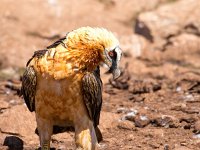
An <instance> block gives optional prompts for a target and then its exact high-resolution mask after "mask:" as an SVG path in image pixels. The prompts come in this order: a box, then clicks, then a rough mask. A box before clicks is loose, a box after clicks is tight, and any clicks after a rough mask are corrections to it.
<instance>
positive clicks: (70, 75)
mask: <svg viewBox="0 0 200 150" xmlns="http://www.w3.org/2000/svg"><path fill="white" fill-rule="evenodd" d="M120 58H121V49H120V48H119V42H118V40H117V38H116V37H115V36H114V35H113V34H112V33H111V32H110V31H108V30H106V29H104V28H91V27H81V28H79V29H76V30H73V31H71V32H69V33H68V34H67V35H66V37H64V38H62V39H60V40H58V41H56V42H55V43H54V44H52V45H50V46H48V47H47V49H45V50H39V51H36V52H35V53H34V55H33V56H32V58H31V59H30V60H29V61H28V62H27V66H26V70H25V72H24V74H23V77H22V88H21V91H22V95H23V97H24V99H25V102H26V105H27V107H28V109H29V110H30V111H31V112H33V111H35V113H36V122H37V129H38V132H39V138H40V145H41V148H42V150H49V149H50V140H51V135H52V134H53V127H54V126H60V127H68V126H72V127H74V129H75V143H76V147H77V148H80V149H85V150H91V149H95V148H96V147H97V144H98V142H97V137H96V132H95V128H97V126H98V124H99V117H100V111H101V105H102V82H101V79H100V71H99V65H100V64H101V63H105V64H106V65H107V66H108V67H109V68H110V69H109V71H110V72H112V74H113V78H114V79H115V78H117V77H119V75H120V70H119V61H120Z"/></svg>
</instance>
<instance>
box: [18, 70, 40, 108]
mask: <svg viewBox="0 0 200 150" xmlns="http://www.w3.org/2000/svg"><path fill="white" fill-rule="evenodd" d="M36 84H37V79H36V72H35V70H34V68H33V67H32V66H28V67H27V68H26V70H25V72H24V74H23V76H22V88H21V93H22V95H23V97H24V100H25V103H26V105H27V107H28V109H29V110H30V111H31V112H32V111H35V92H36Z"/></svg>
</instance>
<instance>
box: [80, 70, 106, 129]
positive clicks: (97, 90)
mask: <svg viewBox="0 0 200 150" xmlns="http://www.w3.org/2000/svg"><path fill="white" fill-rule="evenodd" d="M82 94H83V100H84V103H85V105H86V108H87V111H88V114H89V116H90V118H91V120H92V121H93V122H94V126H95V127H96V126H97V125H98V124H99V118H100V111H101V106H102V81H101V78H100V70H99V67H98V68H97V69H96V70H95V71H94V72H93V73H90V72H87V73H86V74H85V76H84V77H83V79H82Z"/></svg>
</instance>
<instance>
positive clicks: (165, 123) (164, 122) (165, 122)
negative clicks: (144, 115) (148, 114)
mask: <svg viewBox="0 0 200 150" xmlns="http://www.w3.org/2000/svg"><path fill="white" fill-rule="evenodd" d="M152 124H153V125H155V126H157V127H165V128H173V127H176V125H175V124H174V122H173V119H172V118H171V117H169V116H162V117H158V118H156V119H154V120H152Z"/></svg>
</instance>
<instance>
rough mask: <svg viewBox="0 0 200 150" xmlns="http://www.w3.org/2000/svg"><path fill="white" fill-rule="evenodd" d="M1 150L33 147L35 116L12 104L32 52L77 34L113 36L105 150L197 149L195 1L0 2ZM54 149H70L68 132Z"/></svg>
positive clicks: (199, 38) (199, 65)
mask: <svg viewBox="0 0 200 150" xmlns="http://www.w3.org/2000/svg"><path fill="white" fill-rule="evenodd" d="M0 4H1V5H0V23H1V26H0V35H1V37H0V149H2V150H4V149H8V147H9V148H10V149H13V150H21V149H25V150H31V149H35V148H37V147H38V146H39V140H38V136H37V135H36V134H35V133H34V132H35V127H36V122H35V118H34V117H35V116H34V113H30V112H29V111H28V109H27V108H26V106H25V104H24V102H23V99H22V98H20V97H18V95H17V92H18V90H19V89H20V86H21V85H20V84H21V82H20V76H21V75H22V73H23V70H24V66H25V63H26V61H27V60H28V59H29V58H30V57H31V55H32V54H33V52H34V51H35V50H38V49H43V48H44V47H46V46H47V45H49V44H50V43H52V42H53V41H55V40H56V39H58V38H59V37H61V36H63V35H65V33H66V32H67V31H70V30H72V29H74V28H77V27H80V26H86V25H90V26H103V27H106V28H108V29H110V30H111V31H113V32H115V33H116V35H117V36H118V38H119V40H120V43H121V48H122V49H123V51H124V54H123V59H122V63H121V68H122V76H121V77H120V78H119V79H118V80H116V81H113V80H112V79H111V78H110V76H109V75H107V74H105V72H106V69H105V68H103V67H102V71H101V74H102V79H103V83H104V91H103V110H102V113H101V119H100V129H101V131H102V134H103V141H102V142H100V148H101V149H103V150H104V149H105V150H117V149H120V150H127V149H134V150H151V149H152V150H153V149H158V150H198V149H200V115H199V112H200V95H199V93H200V60H199V58H200V21H199V18H200V9H199V8H200V1H199V0H152V1H151V2H150V1H149V0H132V1H126V0H120V1H117V0H80V1H75V0H72V1H64V0H46V1H39V0H29V1H26V0H21V1H20V3H19V2H17V1H15V0H1V2H0ZM51 142H52V148H56V149H60V150H65V149H74V148H75V145H74V134H73V132H65V133H61V134H57V135H53V136H52V141H51Z"/></svg>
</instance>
